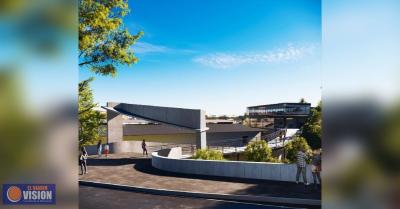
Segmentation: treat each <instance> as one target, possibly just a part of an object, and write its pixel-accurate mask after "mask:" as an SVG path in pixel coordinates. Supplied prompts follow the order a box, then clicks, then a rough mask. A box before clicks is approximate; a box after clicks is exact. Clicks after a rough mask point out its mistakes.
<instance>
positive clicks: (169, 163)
mask: <svg viewBox="0 0 400 209" xmlns="http://www.w3.org/2000/svg"><path fill="white" fill-rule="evenodd" d="M173 149H176V148H172V150H173ZM177 152H179V151H177ZM177 152H175V153H177ZM174 157H175V159H173V158H168V157H163V156H160V155H159V154H158V153H157V152H153V153H152V160H151V163H152V165H153V167H155V168H158V169H160V170H165V171H170V172H176V173H186V174H198V175H210V176H226V177H237V178H248V179H264V180H274V181H291V182H294V181H296V169H297V168H296V165H295V164H283V163H263V162H241V161H215V160H192V159H176V158H177V156H176V155H175V156H174ZM300 179H302V178H300ZM307 180H308V181H309V182H312V173H311V166H310V165H308V166H307ZM300 181H302V180H300Z"/></svg>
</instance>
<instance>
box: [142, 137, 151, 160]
mask: <svg viewBox="0 0 400 209" xmlns="http://www.w3.org/2000/svg"><path fill="white" fill-rule="evenodd" d="M142 150H143V155H144V154H145V153H146V156H149V155H148V154H147V145H146V141H145V140H144V139H143V141H142Z"/></svg>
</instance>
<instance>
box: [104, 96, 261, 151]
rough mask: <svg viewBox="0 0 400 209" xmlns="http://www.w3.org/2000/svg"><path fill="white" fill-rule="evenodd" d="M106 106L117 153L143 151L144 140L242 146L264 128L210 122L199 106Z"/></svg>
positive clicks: (110, 138) (152, 143)
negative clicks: (195, 107)
mask: <svg viewBox="0 0 400 209" xmlns="http://www.w3.org/2000/svg"><path fill="white" fill-rule="evenodd" d="M103 108H104V109H106V110H107V134H106V136H107V142H108V143H110V147H111V151H112V152H114V153H118V152H142V149H141V142H142V140H143V139H144V140H146V143H147V145H148V146H149V147H151V146H159V145H164V144H179V145H181V144H186V145H193V146H195V147H196V148H206V147H207V146H222V145H223V144H224V143H228V141H229V145H233V144H232V142H234V143H237V144H236V145H235V146H242V145H243V144H244V143H247V142H248V141H251V140H254V139H256V138H260V135H261V134H260V133H261V131H263V130H262V129H257V128H249V127H246V126H243V125H241V124H226V123H223V124H219V123H209V124H207V123H206V119H205V112H204V111H203V110H198V109H197V110H196V109H183V108H172V107H158V106H148V105H136V104H126V103H111V102H109V103H107V106H105V107H103ZM127 118H131V120H127Z"/></svg>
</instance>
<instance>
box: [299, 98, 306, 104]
mask: <svg viewBox="0 0 400 209" xmlns="http://www.w3.org/2000/svg"><path fill="white" fill-rule="evenodd" d="M299 102H300V103H307V102H306V100H305V99H304V98H301V99H300V101H299Z"/></svg>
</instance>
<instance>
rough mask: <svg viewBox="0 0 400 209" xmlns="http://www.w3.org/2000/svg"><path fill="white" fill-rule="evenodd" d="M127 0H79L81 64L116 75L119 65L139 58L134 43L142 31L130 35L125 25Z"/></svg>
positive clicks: (101, 72)
mask: <svg viewBox="0 0 400 209" xmlns="http://www.w3.org/2000/svg"><path fill="white" fill-rule="evenodd" d="M128 13H129V7H128V1H127V0H79V62H80V63H79V66H80V67H87V68H89V69H90V70H91V71H93V72H95V73H98V74H101V75H111V76H115V75H116V73H117V67H118V66H119V65H131V64H132V63H136V62H137V61H138V59H137V58H136V57H135V55H134V52H133V50H132V48H131V46H132V45H133V44H134V43H135V42H136V41H137V40H138V39H139V38H140V37H141V36H142V35H143V32H142V31H141V32H139V33H137V34H136V35H131V34H130V33H129V31H128V30H127V29H126V28H125V27H124V25H123V18H124V17H125V16H126V15H127V14H128Z"/></svg>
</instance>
